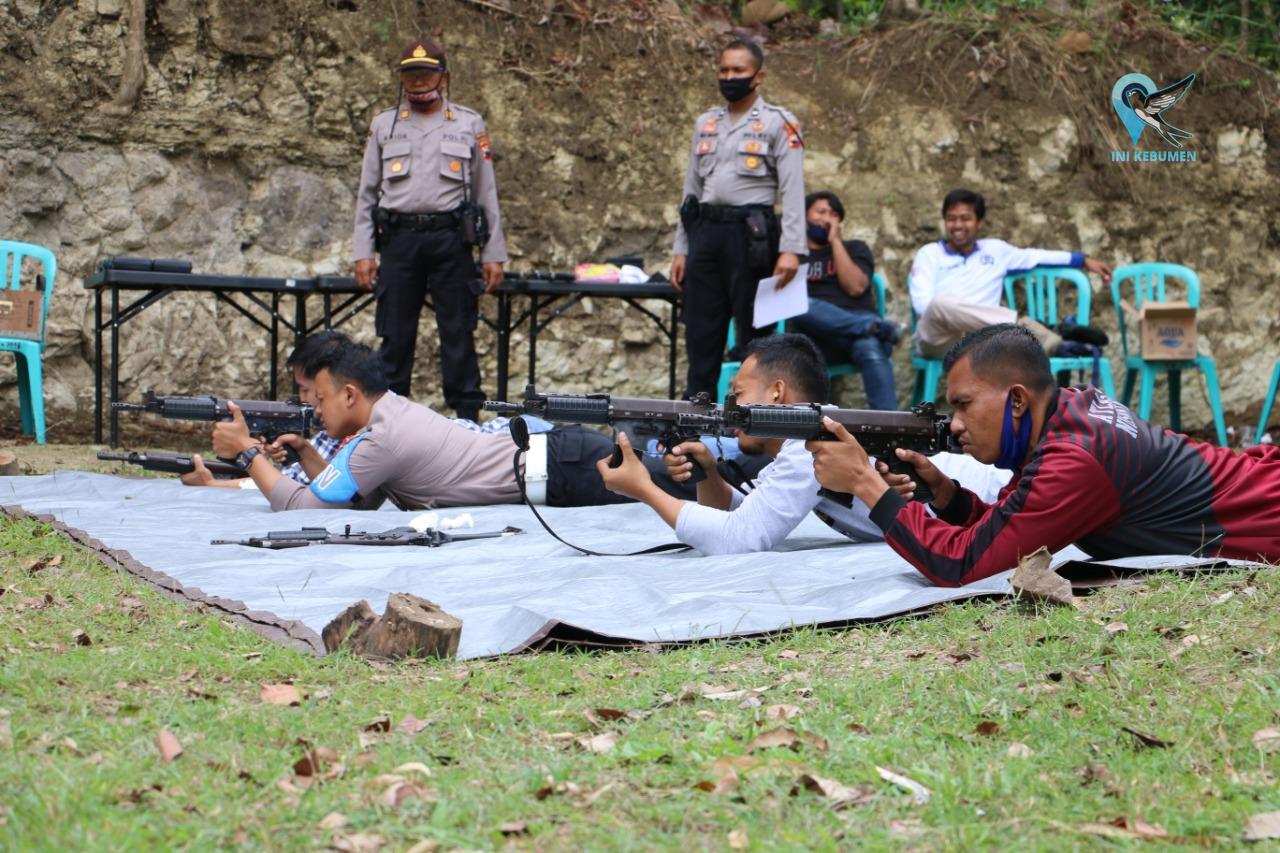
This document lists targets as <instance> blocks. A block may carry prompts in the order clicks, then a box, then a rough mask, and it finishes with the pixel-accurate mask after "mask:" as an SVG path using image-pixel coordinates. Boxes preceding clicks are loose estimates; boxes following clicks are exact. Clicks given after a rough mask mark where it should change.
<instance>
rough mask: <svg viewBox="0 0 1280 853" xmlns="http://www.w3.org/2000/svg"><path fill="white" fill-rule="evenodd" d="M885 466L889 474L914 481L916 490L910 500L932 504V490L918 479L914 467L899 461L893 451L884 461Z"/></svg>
mask: <svg viewBox="0 0 1280 853" xmlns="http://www.w3.org/2000/svg"><path fill="white" fill-rule="evenodd" d="M885 464H887V465H888V466H889V473H890V474H905V475H907V477H908V478H909V479H911V480H914V481H915V484H916V488H915V491H914V493H913V494H912V495H911V500H913V501H919V502H920V503H925V504H927V503H933V490H932V489H930V488H929V485H928V484H927V483H925V481H924V480H922V479H920V475H919V474H918V473H917V472H916V469H915V466H913V465H912V464H911V463H910V462H906V461H904V460H902V459H899V458H898V454H897V453H896V452H893V451H890V452H889V456H888V458H887V459H886V460H885Z"/></svg>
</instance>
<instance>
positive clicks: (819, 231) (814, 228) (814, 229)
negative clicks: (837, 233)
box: [807, 222, 831, 246]
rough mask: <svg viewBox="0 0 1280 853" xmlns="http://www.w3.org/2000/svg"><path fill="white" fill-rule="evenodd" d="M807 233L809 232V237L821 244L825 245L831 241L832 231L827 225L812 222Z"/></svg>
mask: <svg viewBox="0 0 1280 853" xmlns="http://www.w3.org/2000/svg"><path fill="white" fill-rule="evenodd" d="M807 233H808V234H809V239H810V240H812V241H813V242H815V243H817V244H818V245H819V246H825V245H827V244H828V243H830V242H831V232H830V231H829V230H828V229H827V226H825V225H814V224H813V223H812V222H810V223H809V227H808V229H807Z"/></svg>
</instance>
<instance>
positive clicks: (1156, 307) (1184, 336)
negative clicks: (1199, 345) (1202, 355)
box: [1138, 302, 1196, 361]
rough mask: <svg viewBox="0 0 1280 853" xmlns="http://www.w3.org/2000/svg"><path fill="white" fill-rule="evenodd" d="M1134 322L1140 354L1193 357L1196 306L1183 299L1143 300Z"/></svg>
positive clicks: (1159, 357) (1150, 357) (1164, 358)
mask: <svg viewBox="0 0 1280 853" xmlns="http://www.w3.org/2000/svg"><path fill="white" fill-rule="evenodd" d="M1138 326H1139V329H1140V330H1141V334H1142V357H1143V358H1144V359H1146V360H1148V361H1190V360H1191V359H1193V358H1195V357H1196V309H1194V308H1192V307H1191V305H1190V304H1188V303H1186V302H1144V303H1143V305H1142V310H1141V311H1140V312H1139V320H1138Z"/></svg>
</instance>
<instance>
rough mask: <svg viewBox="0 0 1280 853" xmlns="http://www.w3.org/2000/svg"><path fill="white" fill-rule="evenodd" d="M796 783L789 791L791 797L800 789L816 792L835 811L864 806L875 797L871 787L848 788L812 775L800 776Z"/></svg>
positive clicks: (831, 780) (856, 786) (873, 789)
mask: <svg viewBox="0 0 1280 853" xmlns="http://www.w3.org/2000/svg"><path fill="white" fill-rule="evenodd" d="M796 782H797V784H796V787H795V788H792V789H791V793H792V795H793V796H794V795H795V794H797V793H799V791H800V789H801V788H803V789H804V790H806V791H816V792H817V793H819V794H821V795H822V796H824V797H826V798H827V800H828V801H829V802H830V803H831V808H833V809H835V810H836V811H839V810H840V809H847V808H850V807H851V806H862V805H866V804H867V803H869V802H871V801H872V800H874V799H875V797H876V791H875V788H874V787H872V786H871V785H854V786H849V785H846V784H844V783H843V782H837V781H836V780H835V779H827V778H825V777H823V776H815V775H814V774H812V773H804V774H801V776H800V778H799V779H797V780H796Z"/></svg>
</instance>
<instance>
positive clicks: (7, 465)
mask: <svg viewBox="0 0 1280 853" xmlns="http://www.w3.org/2000/svg"><path fill="white" fill-rule="evenodd" d="M21 473H22V463H21V462H19V461H18V457H16V456H14V455H13V454H12V453H0V477H16V476H18V475H19V474H21Z"/></svg>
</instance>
